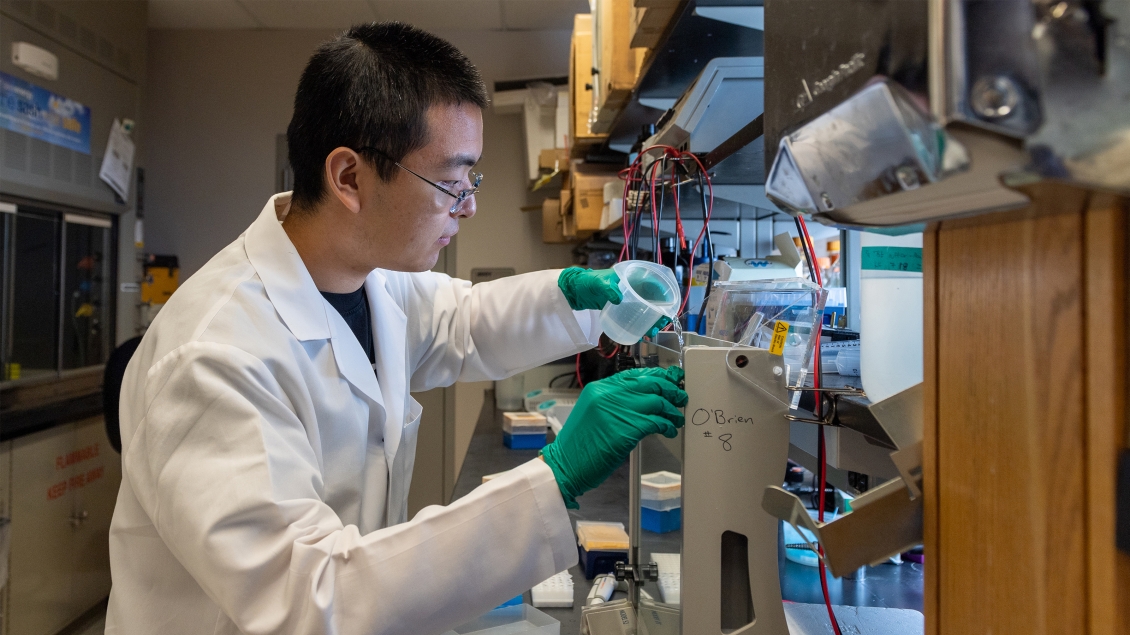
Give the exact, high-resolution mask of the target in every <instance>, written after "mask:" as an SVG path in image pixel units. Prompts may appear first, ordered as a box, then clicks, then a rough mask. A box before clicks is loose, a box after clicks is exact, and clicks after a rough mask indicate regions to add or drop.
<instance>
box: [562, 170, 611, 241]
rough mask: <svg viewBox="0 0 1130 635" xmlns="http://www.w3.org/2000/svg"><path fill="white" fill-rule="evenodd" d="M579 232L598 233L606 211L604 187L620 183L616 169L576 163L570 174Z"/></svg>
mask: <svg viewBox="0 0 1130 635" xmlns="http://www.w3.org/2000/svg"><path fill="white" fill-rule="evenodd" d="M569 181H570V183H571V184H572V190H573V216H574V217H575V218H576V219H577V230H578V231H581V230H587V231H598V230H600V229H603V227H601V215H602V212H603V211H604V186H605V184H607V183H615V182H619V181H620V177H619V175H618V174H617V173H616V170H615V169H614V168H610V167H607V166H602V165H594V164H589V163H581V162H579V161H574V162H573V166H572V170H571V171H570V174H569Z"/></svg>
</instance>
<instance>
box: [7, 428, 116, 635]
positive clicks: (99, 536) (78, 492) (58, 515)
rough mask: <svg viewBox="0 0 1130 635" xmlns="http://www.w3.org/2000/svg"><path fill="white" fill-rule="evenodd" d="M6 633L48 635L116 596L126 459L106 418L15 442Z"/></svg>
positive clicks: (13, 450)
mask: <svg viewBox="0 0 1130 635" xmlns="http://www.w3.org/2000/svg"><path fill="white" fill-rule="evenodd" d="M11 445H12V452H11V463H12V469H11V479H12V486H11V491H12V505H11V512H12V525H11V527H12V533H11V571H10V573H11V575H10V579H9V583H8V584H9V598H8V599H9V604H8V607H9V611H8V613H7V614H6V621H7V624H6V625H5V626H6V628H7V631H6V632H7V633H10V634H12V635H16V634H19V635H50V634H52V633H55V632H57V631H58V630H59V629H61V628H62V627H64V626H66V625H67V624H68V623H70V622H71V621H72V620H74V619H75V618H76V617H78V616H79V615H81V614H82V613H83V612H84V611H86V610H87V609H89V608H90V607H92V606H93V605H95V604H97V603H98V602H99V601H101V600H102V599H103V598H105V597H106V596H107V595H109V592H110V561H109V547H108V536H109V530H110V518H111V516H112V515H113V511H114V502H115V500H116V498H117V492H118V485H119V483H120V482H121V461H120V458H119V456H118V454H117V453H115V452H114V450H113V449H112V448H111V447H110V445H109V442H108V441H107V440H106V435H105V432H104V428H103V422H102V418H101V417H96V418H92V419H86V420H83V421H79V422H75V423H70V424H64V425H60V426H56V427H54V428H51V429H49V430H44V431H42V432H38V433H35V434H31V435H28V436H25V437H21V438H19V439H16V440H14V441H12V443H11Z"/></svg>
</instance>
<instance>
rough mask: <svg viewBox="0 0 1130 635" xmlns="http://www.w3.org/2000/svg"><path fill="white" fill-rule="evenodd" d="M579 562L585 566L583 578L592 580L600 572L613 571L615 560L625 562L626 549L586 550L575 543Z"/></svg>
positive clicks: (614, 570)
mask: <svg viewBox="0 0 1130 635" xmlns="http://www.w3.org/2000/svg"><path fill="white" fill-rule="evenodd" d="M577 551H579V552H580V560H581V564H582V565H584V567H585V579H586V580H592V579H593V578H595V577H596V576H598V575H600V574H602V573H615V572H616V563H617V562H627V561H628V552H627V551H598V550H594V551H586V550H585V548H584V547H582V546H580V545H577Z"/></svg>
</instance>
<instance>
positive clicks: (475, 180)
mask: <svg viewBox="0 0 1130 635" xmlns="http://www.w3.org/2000/svg"><path fill="white" fill-rule="evenodd" d="M365 150H372V151H373V152H376V153H377V154H379V155H381V156H383V157H384V158H386V159H388V160H389V161H392V162H393V164H394V165H395V166H396V167H398V168H400V169H401V170H404V171H405V172H407V173H409V174H411V175H412V176H414V177H416V178H418V179H420V180H421V181H423V182H424V183H427V184H428V185H430V186H432V187H434V188H436V189H437V190H439V191H441V192H443V193H444V194H447V195H448V196H450V197H451V198H454V199H455V203H454V204H452V206H451V209H449V210H447V213H448V214H454V213H455V210H457V209H459V206H460V205H462V204H463V201H465V200H467V199H469V198H471V197H472V196H474V195H475V194H477V193H478V191H479V184H480V183H482V182H483V175H482V173H481V172H471V173H470V174H469V176H470V177H471V188H470V189H467V190H459V191H458V192H452V191H451V190H449V189H447V188H446V187H444V186H442V185H440V184H439V183H436V182H434V181H431V180H429V179H426V178H424V177H423V176H420V175H419V174H417V173H416V172H414V171H412V170H410V169H408V168H406V167H404V166H403V165H400V162H399V161H396V160H394V159H393V158H392V157H390V156H388V154H387V153H386V152H385V151H384V150H381V149H380V148H374V147H373V146H362V147H360V148H357V149H356V151H357V152H363V151H365Z"/></svg>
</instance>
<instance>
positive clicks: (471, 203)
mask: <svg viewBox="0 0 1130 635" xmlns="http://www.w3.org/2000/svg"><path fill="white" fill-rule="evenodd" d="M476 198H477V195H475V194H472V195H471V196H468V197H467V200H465V201H463V202H462V203H461V204H460V205H459V207H458V208H457V209H456V210H455V218H471V217H472V216H474V215H475V212H476V211H477V210H476V205H477V203H476V202H475V199H476Z"/></svg>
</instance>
